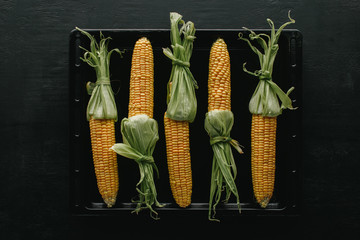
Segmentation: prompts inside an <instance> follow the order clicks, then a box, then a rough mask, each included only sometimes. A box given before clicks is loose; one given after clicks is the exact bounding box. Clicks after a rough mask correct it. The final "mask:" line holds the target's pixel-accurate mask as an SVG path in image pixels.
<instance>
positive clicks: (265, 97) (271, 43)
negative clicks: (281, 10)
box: [239, 11, 295, 117]
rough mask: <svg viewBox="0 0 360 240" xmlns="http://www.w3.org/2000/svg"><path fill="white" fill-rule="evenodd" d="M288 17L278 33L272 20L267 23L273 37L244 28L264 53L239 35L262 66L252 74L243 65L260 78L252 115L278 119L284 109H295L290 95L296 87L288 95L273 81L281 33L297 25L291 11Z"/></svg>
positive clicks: (252, 100)
mask: <svg viewBox="0 0 360 240" xmlns="http://www.w3.org/2000/svg"><path fill="white" fill-rule="evenodd" d="M288 17H289V19H290V21H289V22H286V23H284V24H283V25H282V26H281V27H280V28H279V29H278V30H277V31H276V32H275V26H274V23H273V22H272V21H271V20H270V19H267V22H268V23H269V25H270V26H271V36H269V35H267V34H263V33H260V34H256V33H255V32H254V31H252V30H250V29H248V28H244V29H245V30H248V31H250V34H249V38H250V40H256V41H257V42H258V44H259V45H260V46H261V47H262V48H263V51H264V53H262V52H261V51H260V50H258V49H257V48H256V47H255V46H253V45H252V43H251V42H250V40H249V39H247V38H244V37H243V35H242V33H239V38H240V39H241V40H244V41H246V42H247V43H248V44H249V46H250V48H251V50H253V51H254V52H255V53H256V54H257V55H258V57H259V62H260V66H261V69H260V70H257V71H255V72H250V71H248V70H247V69H246V67H245V65H246V63H244V65H243V70H244V71H245V72H247V73H249V74H251V75H253V76H255V77H258V78H259V83H258V85H257V87H256V89H255V91H254V93H253V95H252V97H251V100H250V103H249V110H250V112H251V113H252V114H260V115H263V116H268V117H276V116H278V115H280V114H281V113H282V110H284V109H291V110H294V109H295V108H293V106H292V101H291V99H290V98H289V94H290V93H291V92H292V91H293V90H294V87H291V88H290V89H289V90H288V91H287V93H284V92H283V91H282V90H281V89H280V87H279V86H278V85H277V84H276V83H274V82H273V81H272V72H273V66H274V61H275V58H276V54H277V52H278V50H279V45H278V40H279V37H280V34H281V31H282V30H283V29H284V28H285V27H286V26H287V25H289V24H292V23H295V20H294V19H292V18H291V17H290V11H289V13H288ZM266 40H267V41H266ZM279 99H280V101H281V106H280V104H279Z"/></svg>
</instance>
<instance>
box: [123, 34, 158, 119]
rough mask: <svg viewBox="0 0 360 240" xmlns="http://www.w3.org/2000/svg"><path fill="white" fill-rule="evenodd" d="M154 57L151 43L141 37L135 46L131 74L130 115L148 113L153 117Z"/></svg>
mask: <svg viewBox="0 0 360 240" xmlns="http://www.w3.org/2000/svg"><path fill="white" fill-rule="evenodd" d="M153 61H154V57H153V50H152V46H151V43H150V42H149V40H148V39H147V38H145V37H143V38H140V39H139V40H138V41H137V42H136V44H135V47H134V51H133V57H132V63H131V74H130V97H129V113H128V117H132V116H135V115H137V114H146V115H148V116H149V117H150V118H152V117H153V109H154V63H153Z"/></svg>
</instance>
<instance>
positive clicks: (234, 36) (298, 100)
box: [69, 29, 302, 219]
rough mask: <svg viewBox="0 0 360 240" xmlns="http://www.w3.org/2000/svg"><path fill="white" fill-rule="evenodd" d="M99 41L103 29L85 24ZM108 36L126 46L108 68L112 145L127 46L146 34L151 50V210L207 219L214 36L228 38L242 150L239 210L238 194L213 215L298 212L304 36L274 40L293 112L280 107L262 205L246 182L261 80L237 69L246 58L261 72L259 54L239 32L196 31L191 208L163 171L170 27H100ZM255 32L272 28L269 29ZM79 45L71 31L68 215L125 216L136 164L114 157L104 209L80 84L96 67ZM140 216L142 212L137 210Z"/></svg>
mask: <svg viewBox="0 0 360 240" xmlns="http://www.w3.org/2000/svg"><path fill="white" fill-rule="evenodd" d="M85 30H86V31H88V32H90V33H91V34H92V35H94V36H95V37H96V38H97V39H99V33H100V29H85ZM101 31H102V33H103V34H104V35H105V37H108V36H110V37H111V38H112V40H111V41H110V44H109V49H112V48H119V49H120V50H126V51H125V53H124V54H123V57H122V58H120V57H119V56H118V55H117V54H113V55H112V57H111V64H110V73H111V77H110V78H111V82H112V87H113V90H114V93H115V98H116V103H117V106H118V118H119V121H118V122H117V123H116V126H115V127H116V142H122V139H121V134H120V122H121V119H122V118H124V117H127V114H128V101H129V79H130V67H131V57H132V50H133V46H134V44H135V42H136V41H137V40H138V39H139V38H140V37H144V36H145V37H147V38H148V39H149V40H150V41H151V43H152V46H153V50H154V79H155V82H154V88H155V94H154V95H155V96H154V119H156V120H157V121H158V125H159V136H160V140H159V141H158V143H157V145H156V149H155V151H154V155H153V156H154V159H155V162H156V165H157V167H158V169H159V173H160V178H159V179H156V180H155V184H156V188H157V191H158V200H159V201H160V202H161V203H164V204H165V207H163V208H155V210H156V211H157V212H158V213H159V216H160V217H161V215H162V214H165V215H171V216H177V215H179V214H180V215H190V216H191V215H197V214H200V215H204V219H207V211H208V201H209V189H210V176H211V164H212V154H213V153H212V149H211V147H210V144H209V137H208V135H207V133H206V131H205V129H204V119H205V113H206V112H207V100H208V99H207V91H208V89H207V80H208V63H209V54H210V48H211V45H212V43H213V42H214V41H215V40H216V39H217V38H219V37H221V38H223V39H224V40H225V42H226V43H227V46H228V50H229V54H230V59H231V85H232V88H231V90H232V95H231V99H232V112H233V113H234V116H235V122H234V127H233V129H232V132H231V137H232V138H233V139H236V140H237V141H238V142H239V143H240V144H241V145H242V146H244V149H243V150H244V154H242V155H239V154H238V153H237V152H234V157H235V161H236V164H237V169H238V176H237V178H236V184H237V186H238V191H239V196H240V201H241V207H242V212H241V214H239V213H238V210H237V208H236V204H235V199H234V198H230V201H229V203H222V204H219V205H218V207H217V217H218V218H220V219H221V218H224V217H226V216H235V217H242V216H248V215H251V216H260V215H262V216H263V215H268V216H272V215H276V216H285V215H287V216H288V215H298V214H299V213H300V210H301V159H302V137H301V134H302V75H301V74H302V35H301V33H300V32H299V31H298V30H284V31H283V32H282V34H281V37H280V39H279V46H280V49H279V52H278V55H277V57H276V61H275V64H274V72H273V80H274V82H276V83H277V84H278V85H279V86H280V88H282V89H283V90H284V91H285V92H286V91H287V89H289V88H290V87H291V86H294V87H295V90H294V91H293V92H292V93H291V95H290V96H291V99H293V106H295V107H298V108H297V110H295V111H291V110H285V111H284V112H283V114H282V115H280V116H279V117H278V130H277V149H276V151H277V152H276V179H275V190H274V195H273V197H272V199H271V201H270V203H269V205H268V207H267V208H266V209H262V208H261V207H260V206H259V205H258V204H257V203H256V201H255V199H254V195H253V191H252V183H251V164H250V156H251V154H250V151H251V147H250V128H251V114H250V112H249V110H248V103H249V100H250V97H251V95H252V93H253V91H254V90H255V87H256V85H257V82H258V79H256V78H255V77H253V76H250V75H249V74H247V73H245V72H244V71H243V69H242V65H243V63H244V62H247V65H246V66H247V69H248V70H251V71H253V70H257V69H259V63H258V59H257V56H256V54H255V53H254V52H252V51H251V49H250V47H249V46H248V45H247V43H246V42H244V41H241V40H239V39H238V33H239V32H242V33H243V34H244V35H245V36H246V34H247V32H246V31H245V30H242V29H227V30H197V32H196V39H195V41H194V50H193V54H192V58H191V61H190V63H191V67H190V70H191V71H192V73H193V75H194V77H195V79H196V80H197V82H198V84H199V89H198V90H196V95H197V100H198V111H197V117H196V119H195V121H194V122H193V123H191V124H190V144H191V160H192V174H193V194H192V204H191V205H190V206H189V207H188V208H180V207H178V206H177V205H176V204H175V202H174V200H173V198H172V194H171V190H170V184H169V176H168V172H167V162H166V151H165V150H166V148H165V136H164V125H163V124H164V123H163V115H164V112H165V111H166V86H167V82H168V80H169V77H170V72H171V66H172V63H171V61H170V60H169V59H168V58H167V57H166V56H165V55H164V54H163V53H162V48H166V47H170V31H169V30H167V29H159V30H156V29H149V30H144V29H141V30H139V29H132V30H128V29H125V30H123V29H102V30H101ZM255 32H264V33H269V31H268V30H256V31H255ZM79 46H83V47H85V48H87V49H88V48H89V39H88V38H87V37H86V36H84V35H82V34H81V33H80V32H79V31H77V30H73V31H72V32H71V33H70V41H69V57H70V59H69V91H70V94H69V97H70V99H69V103H70V119H69V120H70V208H71V212H72V213H73V214H85V215H94V214H95V215H97V214H100V215H122V216H128V215H129V214H130V212H131V211H132V210H134V208H135V204H133V203H131V199H132V198H133V197H134V196H136V195H137V192H136V190H135V185H136V183H137V182H138V180H139V171H138V166H137V164H136V163H135V162H134V161H133V160H130V159H126V158H123V157H121V156H118V167H119V194H118V198H117V202H116V204H115V206H114V207H112V208H107V207H106V206H105V204H104V203H103V201H102V198H101V196H100V194H99V193H98V190H97V185H96V178H95V173H94V168H93V163H92V154H91V145H90V136H89V125H88V122H87V120H86V106H87V103H88V100H89V96H88V94H87V92H86V88H85V85H86V83H87V82H88V81H93V82H95V81H96V76H95V71H94V69H92V68H91V67H89V66H88V65H87V64H86V63H84V62H82V61H81V60H80V57H81V56H82V55H83V53H84V52H83V50H81V49H80V48H79ZM142 214H145V213H142Z"/></svg>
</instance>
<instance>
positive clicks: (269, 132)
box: [251, 114, 277, 208]
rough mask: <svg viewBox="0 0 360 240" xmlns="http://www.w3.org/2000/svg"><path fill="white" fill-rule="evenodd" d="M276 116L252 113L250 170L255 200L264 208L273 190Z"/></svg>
mask: <svg viewBox="0 0 360 240" xmlns="http://www.w3.org/2000/svg"><path fill="white" fill-rule="evenodd" d="M276 122H277V118H276V117H264V116H262V115H257V114H253V115H252V125H251V171H252V182H253V189H254V195H255V198H256V201H257V202H258V203H259V204H260V206H261V207H263V208H265V207H266V206H267V205H268V203H269V201H270V199H271V197H272V195H273V191H274V182H275V148H276Z"/></svg>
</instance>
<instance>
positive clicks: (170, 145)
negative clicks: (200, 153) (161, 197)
mask: <svg viewBox="0 0 360 240" xmlns="http://www.w3.org/2000/svg"><path fill="white" fill-rule="evenodd" d="M164 125H165V141H166V154H167V163H168V169H169V178H170V187H171V191H172V194H173V197H174V199H175V201H176V203H177V204H178V205H179V206H180V207H187V206H189V205H190V203H191V194H192V173H191V159H190V142H189V122H187V121H176V120H172V119H170V118H167V117H166V113H165V116H164Z"/></svg>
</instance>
